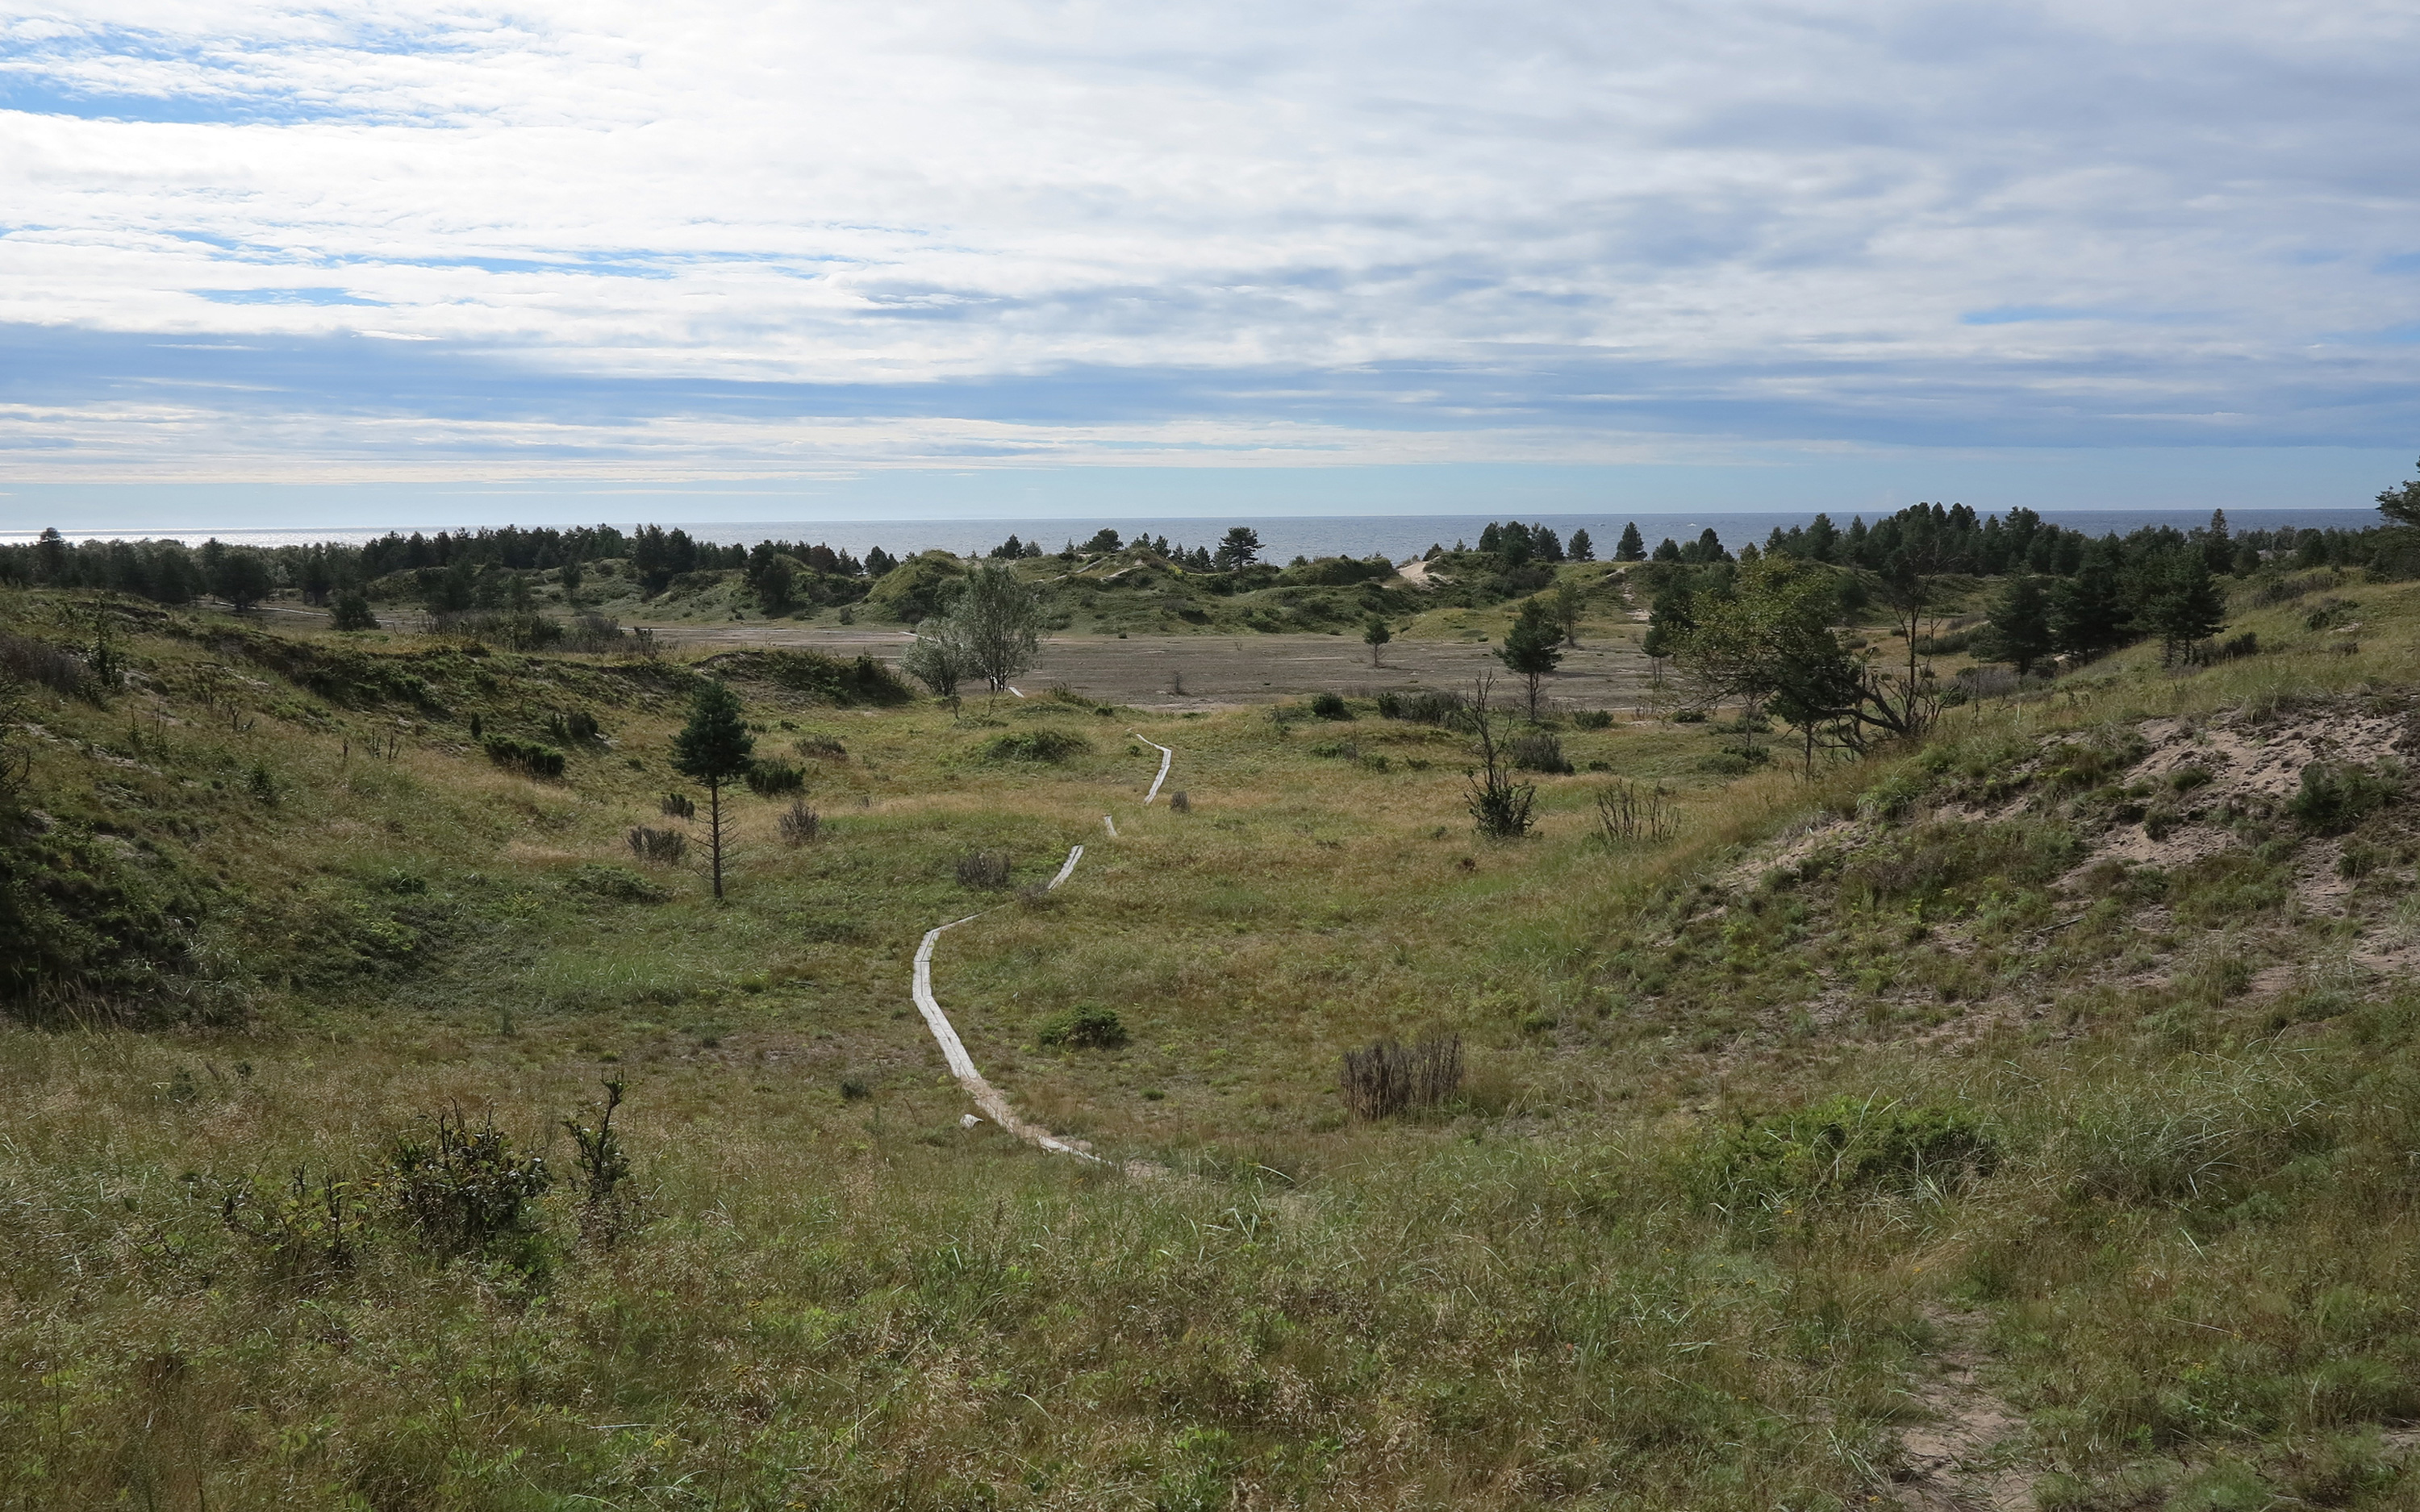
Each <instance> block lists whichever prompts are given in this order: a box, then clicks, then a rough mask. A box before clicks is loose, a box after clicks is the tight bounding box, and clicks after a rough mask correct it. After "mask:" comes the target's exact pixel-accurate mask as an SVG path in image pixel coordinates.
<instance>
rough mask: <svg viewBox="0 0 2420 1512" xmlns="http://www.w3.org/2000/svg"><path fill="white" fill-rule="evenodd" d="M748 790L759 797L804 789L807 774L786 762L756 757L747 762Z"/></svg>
mask: <svg viewBox="0 0 2420 1512" xmlns="http://www.w3.org/2000/svg"><path fill="white" fill-rule="evenodd" d="M747 779H748V791H750V792H751V793H753V794H755V795H757V796H758V797H760V798H778V797H780V796H781V795H783V794H785V793H801V792H804V791H805V790H806V786H807V774H806V773H805V772H804V771H803V770H801V769H800V768H799V767H796V766H793V765H791V764H789V763H788V762H784V761H775V760H769V759H768V758H765V757H762V756H760V757H758V758H757V759H756V760H754V761H752V762H750V763H749V764H748V771H747Z"/></svg>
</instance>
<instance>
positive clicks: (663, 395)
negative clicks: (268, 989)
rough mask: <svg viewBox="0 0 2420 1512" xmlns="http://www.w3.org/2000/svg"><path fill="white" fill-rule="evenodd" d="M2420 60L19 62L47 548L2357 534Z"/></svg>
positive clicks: (1147, 34)
mask: <svg viewBox="0 0 2420 1512" xmlns="http://www.w3.org/2000/svg"><path fill="white" fill-rule="evenodd" d="M2416 49H2420V8H2413V7H2412V6H2410V5H2409V4H2394V5H2386V4H2365V3H2358V0H2346V3H2337V4H2326V5H2296V4H2292V3H2276V0H2271V3H2266V4H2260V5H2237V4H2230V3H2226V0H2211V3H2197V4H2193V5H2185V4H2181V3H2174V4H2163V5H2144V4H2134V3H2129V0H2096V3H2093V4H2088V5H2087V4H2037V5H2027V4H2007V5H1998V6H1992V7H1979V6H1976V5H1973V4H1971V3H1962V4H1956V5H1935V4H1916V3H1906V4H1902V3H1894V0H1858V3H1855V4H1843V5H1808V4H1759V3H1737V4H1719V3H1707V0H1695V3H1692V4H1686V5H1683V4H1666V3H1658V0H1645V3H1621V4H1608V3H1606V0H1588V3H1573V4H1562V3H1559V0H1534V3H1530V4H1526V5H1518V6H1510V7H1508V6H1506V5H1504V4H1502V3H1501V0H1496V3H1493V4H1488V5H1480V4H1476V3H1469V4H1438V3H1421V0H1388V3H1386V4H1367V5H1357V4H1352V3H1335V4H1330V5H1326V6H1323V7H1305V6H1302V5H1299V4H1283V5H1280V4H1274V3H1271V4H1260V3H1225V0H1204V3H1198V4H1188V5H1186V6H1183V7H1178V6H1151V5H1143V6H1136V5H1132V4H1128V5H1124V6H1109V5H1094V4H1063V5H1027V4H1016V3H1014V0H984V3H980V4H976V3H958V0H927V3H921V4H913V3H911V4H892V5H885V6H868V5H864V4H862V3H858V4H851V5H837V4H833V5H827V4H814V3H808V4H753V5H749V6H745V7H740V6H730V5H721V4H715V3H711V0H706V3H699V0H690V3H685V4H683V5H680V6H666V5H663V4H661V3H660V0H654V3H648V4H644V5H641V4H625V3H619V0H579V3H578V4H571V3H567V0H566V3H553V0H534V3H521V4H492V3H488V0H451V3H442V4H418V3H412V0H380V3H379V4H377V5H375V6H373V5H368V4H362V3H358V0H313V3H311V4H308V5H302V4H280V3H257V4H238V3H229V0H176V3H174V4H169V3H165V0H116V3H75V0H70V3H67V4H56V5H30V6H29V5H22V4H17V3H13V0H0V526H7V525H13V526H24V525H28V524H39V523H50V522H57V523H61V524H63V525H82V526H87V527H94V528H99V527H106V526H122V525H144V524H154V523H156V524H161V525H163V526H164V525H170V524H197V523H203V524H212V525H225V526H230V527H240V526H244V525H287V524H294V523H301V522H304V521H311V520H324V521H325V522H326V523H327V524H329V525H332V526H335V525H362V524H378V523H387V522H398V523H420V522H424V521H427V522H457V523H459V522H465V521H476V520H488V521H499V520H503V519H505V518H519V519H524V520H528V519H536V518H541V517H546V518H600V517H602V518H626V517H627V518H637V517H643V516H644V517H649V518H662V519H667V520H669V519H676V518H682V517H690V518H711V519H719V520H728V519H734V518H745V517H759V516H761V517H767V518H782V519H798V518H808V517H818V516H821V517H834V518H865V517H869V511H873V512H878V513H896V514H898V515H900V516H902V517H913V516H917V515H922V516H923V517H937V516H981V515H1007V514H1015V515H1017V516H1022V517H1034V516H1052V515H1058V514H1064V515H1087V516H1089V515H1094V514H1099V513H1102V512H1103V510H1104V508H1105V505H1107V506H1109V507H1116V508H1124V509H1130V508H1136V507H1142V508H1148V507H1153V506H1154V504H1155V503H1156V502H1159V501H1165V502H1166V503H1167V504H1168V506H1169V507H1171V508H1176V507H1181V508H1183V509H1185V510H1187V512H1189V513H1195V514H1202V513H1211V514H1215V513H1217V512H1218V510H1220V509H1222V508H1232V509H1235V510H1238V511H1245V512H1250V513H1255V514H1264V515H1265V514H1283V513H1311V514H1319V513H1350V512H1357V511H1364V510H1367V511H1373V512H1384V513H1398V514H1400V513H1419V512H1424V511H1432V510H1433V511H1437V512H1468V511H1471V510H1475V509H1478V510H1483V509H1485V508H1488V507H1490V506H1491V504H1492V503H1494V502H1496V501H1509V502H1511V503H1512V504H1513V505H1514V506H1515V507H1526V508H1528V509H1531V510H1534V511H1536V512H1540V513H1560V512H1568V511H1569V510H1571V509H1588V508H1595V507H1600V506H1605V505H1607V504H1615V505H1624V504H1626V505H1628V506H1630V507H1636V508H1641V509H1653V508H1670V509H1697V510H1719V509H1724V508H1731V509H1757V510H1771V509H1775V508H1787V507H1795V506H1799V505H1802V504H1803V505H1804V506H1805V507H1807V508H1809V509H1813V508H1832V509H1840V508H1850V507H1854V508H1864V509H1869V510H1870V509H1875V508H1886V507H1895V506H1896V505H1897V504H1899V503H1904V502H1909V501H1915V500H1916V499H1959V500H1962V501H1966V502H1970V503H1974V504H1976V505H1977V506H1978V507H1986V508H2005V507H2009V506H2012V505H2015V504H2029V505H2032V506H2034V507H2062V508H2091V507H2127V508H2145V507H2204V506H2209V505H2222V506H2226V507H2236V508H2243V507H2263V506H2265V507H2303V506H2309V507H2321V506H2324V507H2337V508H2342V507H2347V506H2359V505H2363V504H2366V502H2367V501H2369V499H2370V497H2371V496H2372V495H2373V494H2375V493H2376V492H2377V491H2378V490H2379V489H2380V488H2382V487H2385V486H2389V485H2391V484H2394V483H2396V482H2397V481H2399V480H2400V479H2401V478H2403V477H2405V476H2408V475H2410V474H2411V472H2412V458H2413V456H2414V455H2415V453H2420V381H2415V380H2420V153H2414V152H2413V151H2412V143H2413V142H2415V141H2420V91H2414V90H2412V88H2411V87H2410V85H2409V63H2410V60H2411V58H2412V56H2413V55H2415V50H2416Z"/></svg>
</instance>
